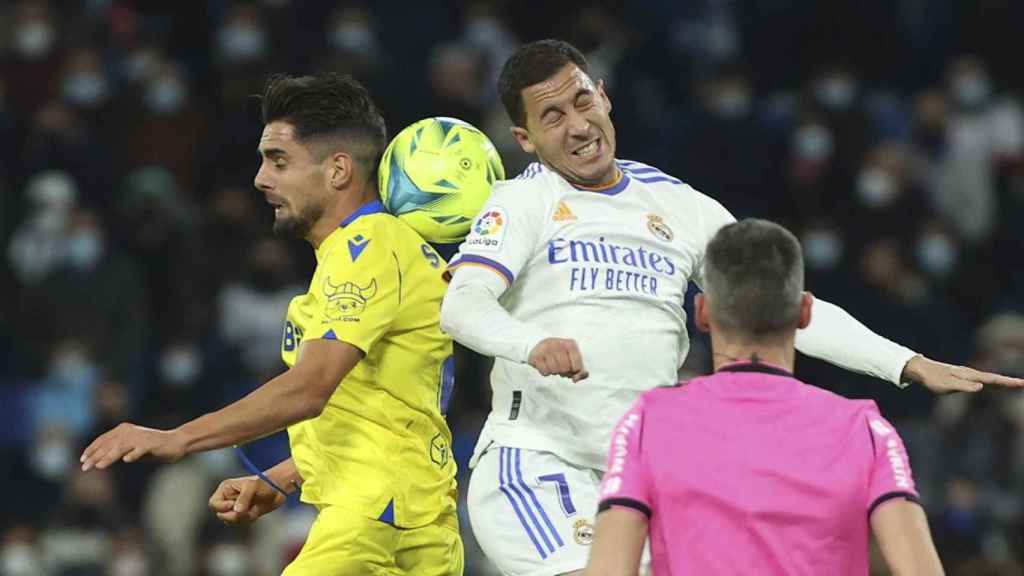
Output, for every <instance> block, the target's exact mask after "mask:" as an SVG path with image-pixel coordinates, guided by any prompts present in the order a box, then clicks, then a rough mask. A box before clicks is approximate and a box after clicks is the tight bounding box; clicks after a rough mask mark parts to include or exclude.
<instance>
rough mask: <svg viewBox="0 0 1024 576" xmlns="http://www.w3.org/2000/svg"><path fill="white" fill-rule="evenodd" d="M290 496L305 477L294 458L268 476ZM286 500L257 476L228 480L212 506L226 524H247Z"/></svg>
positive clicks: (280, 465)
mask: <svg viewBox="0 0 1024 576" xmlns="http://www.w3.org/2000/svg"><path fill="white" fill-rule="evenodd" d="M265 474H266V475H267V477H268V478H270V480H271V481H272V482H273V483H274V484H275V485H277V486H281V487H282V489H283V490H285V491H286V492H288V493H289V494H291V493H293V492H295V491H296V490H298V489H299V487H300V486H301V485H302V477H301V476H299V471H298V469H297V468H296V467H295V461H294V460H292V459H291V458H289V459H287V460H284V461H282V462H280V463H279V464H277V465H276V466H274V467H273V468H270V469H269V470H267V471H266V472H265ZM284 501H285V496H284V494H282V493H281V492H278V491H277V490H276V489H275V488H273V487H271V486H270V485H269V484H267V483H266V482H264V481H263V480H261V479H260V478H258V477H257V476H243V477H240V478H228V479H227V480H224V481H223V482H221V483H220V485H219V486H217V489H216V490H214V492H213V495H212V496H210V500H209V506H210V510H212V511H213V512H214V513H215V514H216V515H217V518H219V519H220V520H221V521H222V522H224V523H225V524H247V523H249V522H252V521H254V520H256V519H257V518H259V517H260V516H263V515H264V514H268V513H270V512H273V511H274V510H276V509H277V508H279V507H280V506H281V505H282V504H284Z"/></svg>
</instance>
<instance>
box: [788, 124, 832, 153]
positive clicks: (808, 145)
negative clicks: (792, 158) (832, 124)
mask: <svg viewBox="0 0 1024 576" xmlns="http://www.w3.org/2000/svg"><path fill="white" fill-rule="evenodd" d="M793 145H794V147H795V148H796V154H797V156H798V157H800V159H801V160H810V161H818V160H824V159H825V158H828V157H829V156H831V155H832V145H833V144H832V134H831V133H830V132H829V131H828V129H827V128H825V127H824V126H821V125H819V124H808V125H806V126H801V127H800V128H799V129H798V130H797V132H796V134H795V135H794V137H793Z"/></svg>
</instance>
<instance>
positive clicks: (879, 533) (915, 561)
mask: <svg viewBox="0 0 1024 576" xmlns="http://www.w3.org/2000/svg"><path fill="white" fill-rule="evenodd" d="M871 531H872V533H874V536H875V540H876V541H877V542H878V546H879V548H880V549H881V551H882V557H883V558H885V562H886V564H887V565H888V566H889V570H890V572H891V573H892V574H893V576H941V575H942V574H944V573H945V572H944V571H943V569H942V562H940V561H939V554H938V552H936V551H935V544H934V543H933V542H932V536H931V532H929V530H928V519H927V518H926V517H925V515H924V510H923V509H922V508H921V506H920V505H919V504H917V503H916V502H911V501H909V500H904V499H902V498H893V499H891V500H889V501H888V502H883V503H882V504H880V505H879V506H878V508H876V509H875V511H874V512H872V514H871Z"/></svg>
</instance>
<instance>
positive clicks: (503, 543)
mask: <svg viewBox="0 0 1024 576" xmlns="http://www.w3.org/2000/svg"><path fill="white" fill-rule="evenodd" d="M600 483H601V472H600V471H599V470H593V469H590V468H580V467H578V466H574V465H572V464H569V463H566V462H565V461H563V460H561V459H560V458H559V457H558V456H555V455H554V454H551V453H550V452H537V451H534V450H526V449H520V448H505V447H502V446H499V445H497V444H492V445H491V446H490V447H488V448H487V450H486V451H485V452H484V453H483V454H482V455H481V456H480V459H479V461H478V462H477V464H476V467H475V468H473V473H472V475H471V476H470V479H469V492H468V494H467V504H468V509H469V521H470V524H471V526H472V528H473V534H474V535H475V536H476V539H477V542H478V543H479V544H480V547H481V548H482V549H483V552H484V554H486V555H487V557H488V558H490V559H491V561H492V562H494V564H495V565H496V566H497V567H498V569H499V570H501V572H502V573H503V574H506V575H507V576H555V575H557V574H564V573H567V572H573V571H575V570H582V569H584V568H586V566H587V557H588V556H589V555H590V544H591V542H592V541H593V539H594V515H595V514H596V513H597V503H598V496H599V492H600Z"/></svg>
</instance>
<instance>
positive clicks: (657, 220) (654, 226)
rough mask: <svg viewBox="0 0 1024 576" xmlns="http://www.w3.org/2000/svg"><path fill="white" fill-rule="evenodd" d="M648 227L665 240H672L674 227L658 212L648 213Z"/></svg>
mask: <svg viewBox="0 0 1024 576" xmlns="http://www.w3.org/2000/svg"><path fill="white" fill-rule="evenodd" d="M647 229H648V230H650V231H651V234H654V235H655V236H657V237H658V238H661V239H662V240H664V241H665V242H671V241H672V229H671V228H669V227H668V224H665V220H663V219H662V217H661V216H658V215H657V214H648V215H647Z"/></svg>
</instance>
